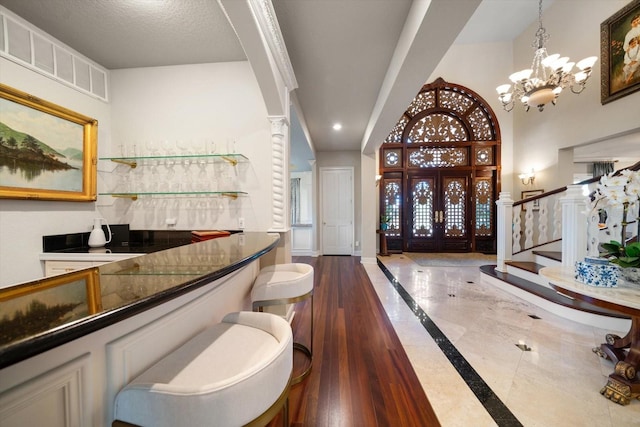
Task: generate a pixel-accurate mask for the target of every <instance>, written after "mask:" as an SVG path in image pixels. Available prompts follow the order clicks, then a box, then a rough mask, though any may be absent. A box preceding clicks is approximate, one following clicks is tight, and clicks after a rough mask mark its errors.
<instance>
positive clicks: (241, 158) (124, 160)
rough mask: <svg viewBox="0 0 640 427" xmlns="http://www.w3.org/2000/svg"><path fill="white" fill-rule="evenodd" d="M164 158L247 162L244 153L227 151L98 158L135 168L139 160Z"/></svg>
mask: <svg viewBox="0 0 640 427" xmlns="http://www.w3.org/2000/svg"><path fill="white" fill-rule="evenodd" d="M166 159H174V160H185V159H193V160H199V159H205V160H213V161H214V162H218V163H223V162H226V163H229V164H231V165H233V166H235V165H237V164H238V163H243V162H248V161H249V159H248V158H247V157H246V156H245V155H244V154H237V153H229V154H184V155H174V156H135V157H100V160H111V161H112V162H114V163H121V164H124V165H128V166H131V167H132V168H135V167H137V166H138V163H139V162H144V161H148V160H166Z"/></svg>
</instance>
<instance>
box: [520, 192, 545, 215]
mask: <svg viewBox="0 0 640 427" xmlns="http://www.w3.org/2000/svg"><path fill="white" fill-rule="evenodd" d="M540 194H544V190H525V191H523V192H522V193H521V198H522V201H523V202H524V203H523V204H522V210H523V211H526V210H527V205H526V202H525V200H526V199H528V198H531V197H535V196H539V195H540ZM533 210H534V211H537V210H540V199H536V200H534V201H533Z"/></svg>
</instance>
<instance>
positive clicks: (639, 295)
mask: <svg viewBox="0 0 640 427" xmlns="http://www.w3.org/2000/svg"><path fill="white" fill-rule="evenodd" d="M539 274H540V275H541V276H542V277H544V278H546V279H547V280H549V281H550V282H551V283H552V284H554V285H555V286H558V287H560V288H563V289H566V290H568V291H572V292H575V293H578V294H581V295H585V296H588V297H591V298H595V299H598V300H600V301H606V302H610V303H613V304H617V305H621V306H625V307H629V308H633V309H636V310H640V287H638V286H633V285H627V284H625V283H622V284H619V285H618V286H617V287H615V288H605V287H596V286H589V285H585V284H584V283H581V282H578V281H577V280H576V279H575V273H574V271H573V268H570V267H544V268H542V269H541V270H540V271H539Z"/></svg>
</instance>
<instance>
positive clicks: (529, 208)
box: [524, 201, 535, 249]
mask: <svg viewBox="0 0 640 427" xmlns="http://www.w3.org/2000/svg"><path fill="white" fill-rule="evenodd" d="M534 203H535V202H533V201H531V202H527V203H525V209H526V211H525V213H524V237H525V238H524V248H525V249H529V248H532V247H533V204H534Z"/></svg>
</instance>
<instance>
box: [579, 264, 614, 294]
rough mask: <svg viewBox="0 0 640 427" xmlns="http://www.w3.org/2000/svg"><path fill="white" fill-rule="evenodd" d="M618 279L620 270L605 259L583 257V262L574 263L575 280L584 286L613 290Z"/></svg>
mask: <svg viewBox="0 0 640 427" xmlns="http://www.w3.org/2000/svg"><path fill="white" fill-rule="evenodd" d="M619 277H620V269H619V268H618V266H617V265H615V264H611V263H610V262H609V260H607V259H604V258H594V257H585V259H584V261H576V265H575V278H576V280H577V281H579V282H581V283H584V284H585V285H589V286H595V287H600V288H615V287H616V286H618V278H619Z"/></svg>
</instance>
